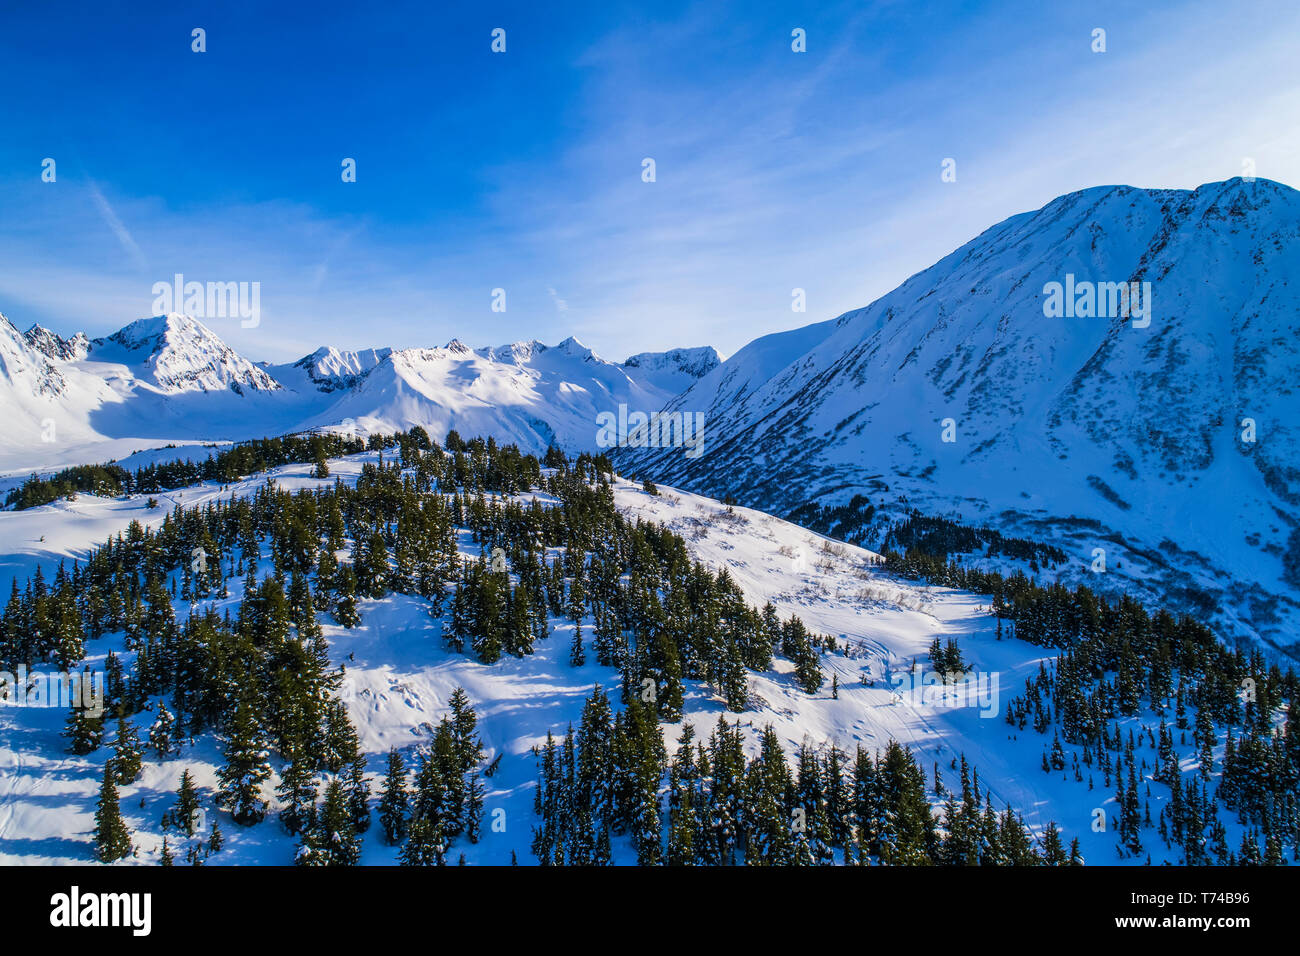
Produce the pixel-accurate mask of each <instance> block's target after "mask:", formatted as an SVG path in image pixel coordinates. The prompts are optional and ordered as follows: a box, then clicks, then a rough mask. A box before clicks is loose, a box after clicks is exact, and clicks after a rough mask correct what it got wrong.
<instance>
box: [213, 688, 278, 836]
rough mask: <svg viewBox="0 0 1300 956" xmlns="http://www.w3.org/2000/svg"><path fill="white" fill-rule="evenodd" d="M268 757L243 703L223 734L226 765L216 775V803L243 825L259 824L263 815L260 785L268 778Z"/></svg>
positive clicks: (253, 718) (250, 710) (247, 705)
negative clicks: (224, 735)
mask: <svg viewBox="0 0 1300 956" xmlns="http://www.w3.org/2000/svg"><path fill="white" fill-rule="evenodd" d="M268 756H269V752H268V750H267V747H266V741H265V738H264V736H263V733H262V729H261V727H260V726H259V725H258V722H257V717H256V715H255V712H254V710H253V707H252V705H251V704H250V703H249V702H248V701H247V700H242V701H240V703H239V704H238V706H237V707H236V708H235V714H234V717H233V718H232V720H231V723H230V730H229V731H228V733H227V735H226V765H225V766H224V767H222V768H221V770H220V771H218V773H217V780H218V783H219V787H218V790H217V803H218V804H219V805H220V806H222V807H224V808H226V809H227V810H229V811H230V815H231V817H232V818H233V819H234V821H235V822H236V823H238V824H240V825H242V826H251V825H252V824H254V823H259V822H261V820H262V818H263V817H264V816H265V815H266V801H265V800H264V799H263V798H262V784H263V783H264V782H265V781H266V779H267V778H268V777H269V776H270V775H271V765H270V763H269V762H268V759H267V758H268Z"/></svg>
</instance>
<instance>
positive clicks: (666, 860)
mask: <svg viewBox="0 0 1300 956" xmlns="http://www.w3.org/2000/svg"><path fill="white" fill-rule="evenodd" d="M537 763H538V789H537V793H536V799H535V806H534V809H535V811H536V813H537V816H538V817H539V818H540V823H539V824H538V825H537V826H536V827H535V828H534V835H533V844H532V850H533V853H534V855H535V856H536V857H537V859H538V861H539V862H540V863H542V864H543V865H554V866H561V865H568V866H587V865H595V866H600V865H608V864H610V863H611V862H613V857H614V854H613V850H612V847H613V846H615V845H616V844H615V838H617V837H622V838H625V839H626V840H628V841H629V842H630V844H631V847H632V849H633V850H634V851H635V854H636V860H637V862H638V863H639V864H641V865H660V864H663V865H669V866H732V865H738V864H746V865H751V866H784V865H789V866H815V865H827V864H832V863H837V862H844V863H847V864H851V865H873V864H888V865H896V866H907V865H932V864H934V865H986V866H990V865H1008V866H1019V865H1038V864H1048V865H1057V866H1059V865H1065V864H1067V863H1074V864H1081V863H1082V862H1083V860H1082V856H1081V854H1080V852H1079V847H1078V841H1077V840H1076V841H1075V843H1074V845H1073V846H1072V848H1071V850H1070V851H1069V852H1068V853H1067V852H1066V851H1065V849H1064V848H1063V846H1062V844H1061V837H1060V832H1059V830H1058V829H1057V827H1056V824H1055V823H1051V824H1049V826H1048V828H1047V830H1046V831H1045V833H1044V836H1043V839H1042V841H1041V843H1039V844H1037V845H1036V844H1035V842H1034V840H1033V838H1032V837H1031V835H1030V833H1029V831H1028V829H1027V828H1026V827H1025V826H1024V824H1023V822H1022V821H1021V820H1020V818H1019V817H1018V816H1017V815H1016V814H1015V813H1014V811H1012V810H1011V809H1010V808H1005V809H1003V810H1002V811H1001V812H998V811H996V810H995V809H994V808H993V805H992V798H991V796H990V795H989V794H988V793H987V792H983V793H982V792H981V789H980V783H979V775H978V773H976V772H973V771H972V770H971V768H969V767H968V766H967V763H966V759H965V758H964V757H962V758H961V764H960V770H959V779H960V791H959V792H950V791H948V790H947V789H946V787H945V786H944V783H943V780H942V776H941V774H940V771H939V769H938V767H937V766H936V767H935V770H934V778H933V781H932V784H930V786H928V785H927V780H926V775H925V772H924V771H923V770H922V769H921V767H920V766H919V765H918V764H917V762H916V760H915V758H914V757H913V756H912V754H911V753H910V752H909V751H908V750H907V748H906V747H903V746H902V745H900V744H898V743H897V742H894V741H891V742H890V743H889V745H888V746H887V747H886V748H885V752H884V753H883V754H879V753H877V754H875V755H874V756H873V755H872V754H870V753H868V752H867V751H865V750H864V749H862V747H861V746H859V747H858V748H857V750H856V751H855V753H854V754H852V755H849V754H847V753H845V752H844V751H842V750H841V749H840V748H839V747H837V746H834V745H831V746H828V747H825V748H821V749H818V748H815V747H813V746H812V745H811V744H809V743H808V742H807V741H805V742H804V743H803V745H802V746H800V747H799V749H798V751H797V753H796V754H795V759H794V767H793V769H792V768H791V766H790V762H789V760H788V759H787V757H786V752H785V749H784V748H783V747H782V744H781V741H780V739H779V737H778V735H777V734H776V732H775V730H773V728H772V727H771V726H768V727H765V728H764V729H763V730H762V731H761V732H760V734H759V736H758V753H757V754H756V755H755V756H754V757H752V758H747V757H746V748H745V733H744V730H743V729H742V727H741V725H740V723H739V722H736V723H728V722H727V720H726V718H725V717H724V718H720V719H719V720H718V723H717V725H716V726H715V727H714V729H713V731H712V733H711V734H710V735H709V738H708V740H707V741H703V740H701V741H698V742H697V741H696V738H695V729H694V727H693V726H692V725H691V724H689V723H688V724H685V725H684V726H683V728H682V732H681V735H680V736H679V738H678V740H677V746H676V750H675V752H674V753H673V755H672V756H671V758H670V757H669V755H668V753H667V750H666V748H665V746H664V742H663V735H662V732H661V730H660V728H659V726H658V723H657V721H656V720H655V718H654V714H653V712H652V710H651V709H650V708H648V707H646V706H643V705H642V704H641V703H640V702H639V701H638V700H636V699H635V698H634V699H631V700H629V701H628V702H627V704H626V706H624V708H623V709H622V710H620V711H618V712H615V711H614V710H613V708H612V707H611V705H610V701H609V698H608V697H607V696H606V694H605V693H604V691H602V690H601V689H600V688H599V687H597V688H596V689H595V691H594V692H593V693H592V695H591V696H590V697H589V698H588V699H587V702H586V705H585V706H584V708H583V712H582V717H581V720H580V722H579V726H578V729H577V730H576V731H575V730H574V729H573V728H572V727H570V728H569V729H568V732H567V733H566V734H565V736H564V738H563V740H561V741H558V742H557V741H556V740H555V738H554V736H552V735H550V734H548V735H547V741H546V744H545V746H543V747H541V748H538V750H537ZM931 786H932V790H931V789H930V787H931ZM932 794H933V801H934V802H941V809H940V812H939V813H937V814H936V813H935V811H934V808H933V806H932Z"/></svg>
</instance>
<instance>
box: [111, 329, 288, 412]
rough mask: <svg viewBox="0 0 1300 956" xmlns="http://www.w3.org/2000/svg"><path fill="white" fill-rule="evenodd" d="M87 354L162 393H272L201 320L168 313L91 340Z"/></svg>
mask: <svg viewBox="0 0 1300 956" xmlns="http://www.w3.org/2000/svg"><path fill="white" fill-rule="evenodd" d="M87 357H88V358H90V359H91V360H93V361H95V362H100V363H116V364H120V365H123V366H126V367H128V368H129V369H130V370H131V372H132V375H133V377H134V378H135V379H136V380H137V381H139V382H146V383H148V384H149V385H152V386H154V387H155V388H157V390H158V391H160V392H162V393H164V394H176V393H178V392H219V391H222V390H224V389H229V390H230V391H232V392H234V393H235V394H236V395H243V394H244V392H245V390H252V391H263V392H273V391H275V390H276V389H278V388H279V387H280V385H279V383H278V382H276V380H275V379H273V378H272V377H271V376H270V375H268V374H267V373H266V372H265V371H263V370H262V369H260V368H258V367H257V366H256V365H254V364H253V363H252V362H250V361H249V360H248V359H246V358H244V357H243V356H242V355H240V354H239V353H237V352H236V351H235V350H234V349H232V348H231V347H230V346H228V345H226V343H225V342H223V341H221V339H220V338H218V337H217V335H216V334H215V333H214V332H213V331H212V330H211V329H209V328H208V327H207V326H206V325H204V324H203V323H201V322H198V321H196V320H195V319H192V318H190V317H189V316H186V315H178V314H176V313H171V314H168V315H158V316H154V317H153V318H148V319H140V320H139V321H136V322H132V323H131V324H130V325H128V326H127V327H126V328H124V329H120V330H118V331H117V332H114V333H113V334H112V335H110V336H108V337H107V338H102V339H95V340H94V341H93V342H92V343H91V346H90V351H89V354H88V355H87Z"/></svg>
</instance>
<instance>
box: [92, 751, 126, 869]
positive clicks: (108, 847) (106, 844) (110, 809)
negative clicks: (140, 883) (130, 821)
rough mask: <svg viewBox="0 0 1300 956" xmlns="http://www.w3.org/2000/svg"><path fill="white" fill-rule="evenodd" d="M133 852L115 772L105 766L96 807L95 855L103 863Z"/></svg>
mask: <svg viewBox="0 0 1300 956" xmlns="http://www.w3.org/2000/svg"><path fill="white" fill-rule="evenodd" d="M130 853H131V833H130V831H129V830H127V828H126V821H125V820H123V819H122V810H121V807H120V806H119V805H118V797H117V786H116V785H115V784H114V783H113V772H112V770H111V768H109V767H108V766H107V765H106V766H105V767H104V781H103V783H102V784H100V787H99V803H98V805H97V806H96V809H95V856H96V858H97V859H99V860H100V862H102V863H112V862H113V861H114V860H120V859H122V858H123V857H125V856H129V855H130Z"/></svg>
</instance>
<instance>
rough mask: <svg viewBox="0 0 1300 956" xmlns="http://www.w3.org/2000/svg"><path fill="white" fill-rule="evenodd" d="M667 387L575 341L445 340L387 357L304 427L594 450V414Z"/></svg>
mask: <svg viewBox="0 0 1300 956" xmlns="http://www.w3.org/2000/svg"><path fill="white" fill-rule="evenodd" d="M673 394H674V393H673V392H672V391H670V390H669V389H667V388H665V387H662V386H661V385H659V384H657V382H656V380H655V377H654V375H653V374H651V375H647V376H642V375H640V374H639V373H638V369H637V368H636V367H628V366H626V365H619V364H616V363H613V362H607V361H605V360H604V359H602V358H600V356H598V355H596V354H595V353H594V352H593V351H592V350H591V349H589V348H587V347H586V346H584V345H583V344H582V343H581V342H579V341H578V340H577V339H575V338H568V339H565V340H564V341H563V342H561V343H560V344H559V345H556V346H546V345H543V344H541V343H540V342H536V341H532V342H515V343H513V344H511V345H505V346H501V347H499V348H483V349H477V350H475V349H471V348H469V347H468V346H466V345H464V344H462V343H461V342H459V341H456V340H454V339H453V340H452V341H451V342H449V343H447V345H445V346H443V347H442V348H431V349H402V350H400V351H396V352H392V353H391V354H389V355H386V356H385V357H384V358H383V360H382V361H380V362H379V363H378V364H377V365H376V366H375V368H374V369H373V370H371V371H370V372H369V373H367V374H366V375H365V376H364V378H362V379H361V380H360V381H359V382H358V383H357V385H356V386H355V387H354V388H352V389H349V390H347V391H345V392H344V393H343V395H342V397H340V398H339V399H338V401H337V402H335V403H334V404H332V405H330V406H329V407H328V408H326V409H324V410H323V411H322V412H321V413H320V414H318V415H316V416H315V417H313V418H311V419H310V420H308V421H307V422H305V424H306V425H307V426H309V427H328V426H330V425H333V424H337V423H339V422H344V421H348V420H351V421H353V422H355V423H356V425H357V426H358V427H359V428H361V429H363V430H365V431H393V430H395V429H404V428H409V427H411V426H412V425H422V426H424V427H425V428H427V429H428V430H429V432H430V434H433V435H438V436H441V435H445V434H446V433H447V431H448V430H449V429H451V428H455V429H457V430H459V431H460V432H461V433H462V434H466V435H471V434H483V435H489V434H490V435H493V436H495V437H496V439H497V440H498V441H501V442H513V443H516V444H518V445H519V446H520V447H521V448H525V449H527V450H529V451H544V450H545V449H546V447H547V446H548V445H558V446H560V447H563V448H566V449H584V450H585V449H592V448H595V447H596V431H597V429H596V416H597V415H598V414H600V413H601V412H604V411H617V409H618V406H619V405H620V404H624V405H627V406H629V407H631V408H637V409H641V410H644V411H646V412H651V411H655V410H657V409H659V408H661V407H662V406H663V405H664V404H665V403H666V402H667V401H668V400H669V399H670V398H671V397H672V396H673Z"/></svg>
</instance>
